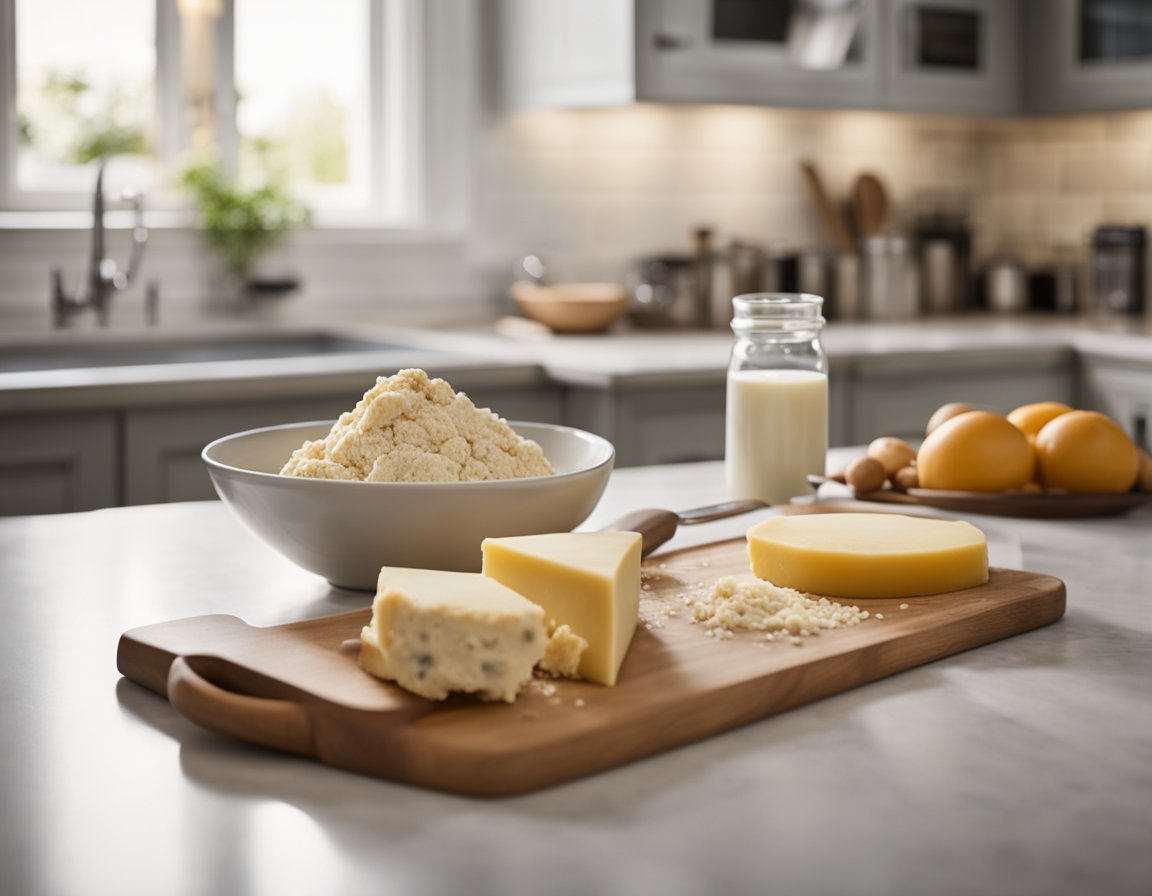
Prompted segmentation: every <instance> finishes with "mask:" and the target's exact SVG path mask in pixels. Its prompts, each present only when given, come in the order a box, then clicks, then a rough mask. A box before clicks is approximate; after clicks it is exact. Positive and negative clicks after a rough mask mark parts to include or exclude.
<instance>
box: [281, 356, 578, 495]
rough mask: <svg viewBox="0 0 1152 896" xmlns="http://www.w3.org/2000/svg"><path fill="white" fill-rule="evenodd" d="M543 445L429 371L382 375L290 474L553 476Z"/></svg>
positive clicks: (297, 454)
mask: <svg viewBox="0 0 1152 896" xmlns="http://www.w3.org/2000/svg"><path fill="white" fill-rule="evenodd" d="M554 472H555V470H554V469H553V468H552V465H551V464H550V463H549V462H548V459H547V458H546V457H545V456H544V452H543V450H541V448H540V446H539V445H537V444H536V443H535V442H533V441H531V440H530V439H525V438H522V437H520V436H518V435H517V434H516V433H515V432H514V431H513V430H512V428H511V427H510V426H509V425H508V424H507V423H506V422H505V421H504V420H502V419H501V418H500V417H498V416H496V414H494V413H492V411H490V410H487V409H486V408H477V407H476V406H475V405H474V404H473V403H472V401H471V399H469V398H468V396H467V395H465V394H464V393H463V392H456V391H454V390H453V388H452V387H451V386H450V385H449V384H448V383H447V382H445V381H444V380H442V379H430V378H429V377H428V374H427V373H425V372H424V371H423V370H415V369H411V370H401V371H400V372H399V373H397V374H396V375H395V376H390V377H380V378H379V379H378V380H377V381H376V385H375V386H374V387H373V388H372V389H370V390H369V391H368V392H367V393H365V395H364V397H363V398H361V399H360V401H359V403H358V404H357V405H356V407H355V408H353V409H352V410H351V411H347V412H345V413H343V414H341V415H340V419H339V420H337V421H336V423H335V425H334V426H333V427H332V430H331V431H330V432H329V433H328V435H327V436H325V437H324V438H323V439H318V440H316V441H311V442H305V443H304V444H303V445H302V446H301V447H300V448H297V449H296V450H295V451H293V452H292V456H291V457H290V458H289V459H288V462H287V463H286V464H285V465H284V467H283V469H281V471H280V473H281V474H282V475H285V476H301V477H306V478H312V479H349V480H363V481H366V482H474V481H477V480H484V479H520V478H524V477H527V476H548V475H551V474H552V473H554Z"/></svg>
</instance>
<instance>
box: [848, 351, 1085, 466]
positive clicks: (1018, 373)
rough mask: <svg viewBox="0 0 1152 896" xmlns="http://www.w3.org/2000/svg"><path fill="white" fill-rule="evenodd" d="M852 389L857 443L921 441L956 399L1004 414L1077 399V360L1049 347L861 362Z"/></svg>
mask: <svg viewBox="0 0 1152 896" xmlns="http://www.w3.org/2000/svg"><path fill="white" fill-rule="evenodd" d="M851 393H852V400H851V408H850V414H851V432H852V442H853V443H854V444H859V445H863V444H867V443H868V442H870V441H871V440H872V439H874V438H876V437H878V436H899V437H900V438H904V439H908V440H910V441H914V442H918V441H919V440H920V439H922V438H924V426H925V424H926V423H927V422H928V418H929V417H930V416H931V415H932V412H933V411H935V410H936V409H937V408H938V407H940V405H942V404H945V403H946V402H950V401H962V402H965V403H966V404H970V405H972V406H974V407H977V408H980V409H982V410H989V411H996V412H997V413H1001V414H1004V413H1007V412H1008V411H1010V410H1012V409H1013V408H1015V407H1018V406H1020V405H1022V404H1028V403H1029V402H1034V401H1063V402H1065V403H1067V404H1072V403H1073V402H1074V395H1075V375H1074V361H1073V357H1072V354H1071V353H1070V352H1064V351H1051V352H1048V351H1044V352H1019V353H1016V354H1015V355H1014V356H1013V357H1012V358H1011V359H1009V358H995V357H987V356H981V355H971V356H966V355H963V354H955V355H940V356H937V357H936V358H934V359H932V360H931V361H927V360H926V359H924V358H915V357H909V358H905V359H892V360H890V361H879V362H873V363H871V364H870V363H868V362H861V364H860V366H859V367H858V368H857V371H856V378H855V381H854V382H853V383H852V386H851Z"/></svg>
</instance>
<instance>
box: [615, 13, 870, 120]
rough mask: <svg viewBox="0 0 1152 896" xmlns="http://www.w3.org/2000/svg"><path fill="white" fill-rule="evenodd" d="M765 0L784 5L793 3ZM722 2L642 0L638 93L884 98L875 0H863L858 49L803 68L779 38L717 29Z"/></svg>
mask: <svg viewBox="0 0 1152 896" xmlns="http://www.w3.org/2000/svg"><path fill="white" fill-rule="evenodd" d="M763 2H764V6H765V7H771V6H777V7H780V8H782V9H785V10H787V8H788V7H790V6H791V4H788V3H783V4H782V3H780V2H778V0H777V2H769V0H763ZM750 6H751V5H749V4H745V7H746V8H748V7H750ZM715 9H716V8H715V7H714V5H713V3H712V2H710V0H637V3H636V12H637V19H636V78H637V94H638V98H639V99H642V100H647V101H652V102H674V103H743V104H751V105H764V106H797V107H805V108H877V107H878V106H880V105H881V99H882V97H881V93H880V87H881V78H880V64H879V60H880V57H881V55H882V51H881V48H880V42H881V41H882V40H883V39H884V35H883V34H882V31H881V28H880V27H879V25H880V14H879V3H878V2H876V0H863V3H862V4H861V7H860V10H861V11H860V16H859V24H858V26H857V32H856V38H855V44H854V49H853V52H852V54H851V55H850V58H849V60H848V61H847V62H846V63H845V64H844V66H843V67H841V68H838V69H835V70H831V71H813V70H806V69H802V68H800V67H799V66H797V64H796V63H795V62H793V60H792V59H791V57H790V56H789V53H788V50H787V46H786V44H785V43H783V42H779V41H778V40H777V39H764V40H747V39H743V40H742V39H735V38H730V37H720V36H717V32H718V28H719V22H718V20H716V19H714V13H715ZM769 30H770V29H766V30H765V32H764V33H766V34H767V33H769ZM720 33H721V34H723V33H724V32H723V31H720Z"/></svg>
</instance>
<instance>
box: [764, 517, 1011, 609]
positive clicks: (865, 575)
mask: <svg viewBox="0 0 1152 896" xmlns="http://www.w3.org/2000/svg"><path fill="white" fill-rule="evenodd" d="M748 556H749V558H750V559H751V561H752V572H753V574H755V575H756V577H757V578H761V579H766V580H767V581H769V582H772V583H773V584H775V585H780V586H782V587H785V588H795V589H796V590H797V591H806V592H808V593H809V594H818V595H822V596H825V597H853V598H857V597H911V596H913V595H917V594H939V593H941V592H943V591H957V590H959V589H961V588H971V587H972V586H974V585H983V584H984V583H985V582H987V581H988V543H987V541H986V540H985V538H984V533H983V532H981V531H980V530H979V529H977V528H976V527H975V526H973V525H971V524H970V523H965V522H962V521H960V520H937V519H929V518H926V517H912V516H903V515H901V514H894V513H821V514H812V515H805V516H782V517H773V518H771V519H767V520H764V522H762V523H758V524H756V525H755V526H753V527H752V528H751V529H749V530H748Z"/></svg>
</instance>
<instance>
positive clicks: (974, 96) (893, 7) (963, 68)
mask: <svg viewBox="0 0 1152 896" xmlns="http://www.w3.org/2000/svg"><path fill="white" fill-rule="evenodd" d="M884 11H885V19H886V21H885V23H884V27H885V29H886V32H887V34H888V42H887V45H888V46H889V48H890V50H889V52H888V53H886V54H885V61H884V78H885V86H884V94H885V97H886V102H885V106H886V108H889V109H898V110H904V111H909V112H931V113H934V114H969V115H1012V114H1017V113H1019V111H1020V109H1021V102H1022V88H1021V79H1020V74H1019V69H1020V59H1019V43H1018V41H1019V27H1018V26H1019V22H1018V18H1019V16H1018V13H1019V8H1018V3H1017V2H1016V0H891V2H890V3H888V4H886V5H885V8H884Z"/></svg>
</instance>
